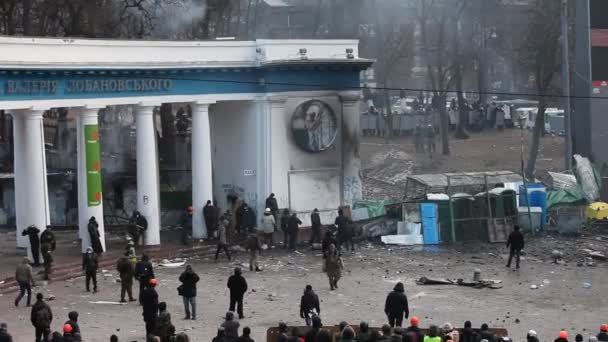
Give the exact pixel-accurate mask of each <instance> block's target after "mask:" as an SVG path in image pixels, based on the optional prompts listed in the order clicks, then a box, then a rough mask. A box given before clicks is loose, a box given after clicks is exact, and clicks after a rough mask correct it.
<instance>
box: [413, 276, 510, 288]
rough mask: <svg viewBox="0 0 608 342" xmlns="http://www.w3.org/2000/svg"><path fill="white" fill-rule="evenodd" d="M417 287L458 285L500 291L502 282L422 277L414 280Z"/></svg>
mask: <svg viewBox="0 0 608 342" xmlns="http://www.w3.org/2000/svg"><path fill="white" fill-rule="evenodd" d="M416 284H417V285H458V286H466V287H473V288H476V289H482V288H489V289H494V290H495V289H501V288H502V280H490V279H482V280H478V281H474V280H473V281H465V280H463V279H456V280H453V279H447V278H427V277H422V278H420V279H418V280H416Z"/></svg>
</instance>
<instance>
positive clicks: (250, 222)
mask: <svg viewBox="0 0 608 342" xmlns="http://www.w3.org/2000/svg"><path fill="white" fill-rule="evenodd" d="M256 220H257V219H256V216H255V212H254V211H253V209H251V207H249V205H247V203H243V212H242V217H241V220H240V223H241V230H242V231H243V232H245V233H249V234H251V233H253V230H254V229H255V227H256V222H257V221H256Z"/></svg>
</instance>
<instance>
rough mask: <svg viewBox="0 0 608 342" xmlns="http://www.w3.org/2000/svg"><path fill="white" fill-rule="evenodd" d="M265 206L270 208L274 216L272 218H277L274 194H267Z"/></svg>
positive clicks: (277, 207) (276, 204) (277, 208)
mask: <svg viewBox="0 0 608 342" xmlns="http://www.w3.org/2000/svg"><path fill="white" fill-rule="evenodd" d="M265 204H266V206H265V207H266V208H268V209H270V212H271V214H272V216H273V217H274V220H275V221H276V220H277V214H278V213H279V204H278V203H277V198H276V197H275V195H274V194H270V196H268V198H266V203H265Z"/></svg>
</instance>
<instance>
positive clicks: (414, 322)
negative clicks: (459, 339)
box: [403, 316, 475, 342]
mask: <svg viewBox="0 0 608 342" xmlns="http://www.w3.org/2000/svg"><path fill="white" fill-rule="evenodd" d="M419 326H420V319H419V318H418V317H416V316H412V318H410V326H409V327H408V328H407V329H405V335H404V336H403V341H404V342H422V341H423V340H424V334H423V333H422V330H420V328H419ZM472 342H475V341H472Z"/></svg>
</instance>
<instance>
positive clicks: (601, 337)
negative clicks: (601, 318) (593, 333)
mask: <svg viewBox="0 0 608 342" xmlns="http://www.w3.org/2000/svg"><path fill="white" fill-rule="evenodd" d="M597 340H598V341H601V342H608V324H602V325H600V333H599V334H597Z"/></svg>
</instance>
